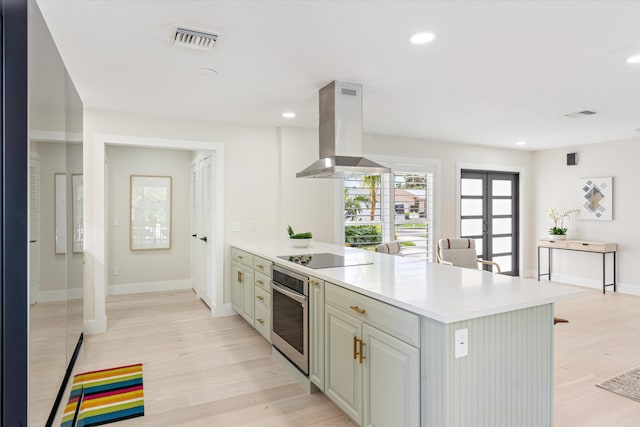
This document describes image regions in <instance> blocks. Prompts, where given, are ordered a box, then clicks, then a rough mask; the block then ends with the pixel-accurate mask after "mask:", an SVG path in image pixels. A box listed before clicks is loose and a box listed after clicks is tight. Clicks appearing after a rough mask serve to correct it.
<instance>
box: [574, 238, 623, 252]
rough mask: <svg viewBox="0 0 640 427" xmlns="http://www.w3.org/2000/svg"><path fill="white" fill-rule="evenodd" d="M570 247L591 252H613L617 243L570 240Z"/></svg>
mask: <svg viewBox="0 0 640 427" xmlns="http://www.w3.org/2000/svg"><path fill="white" fill-rule="evenodd" d="M569 249H573V250H577V251H590V252H613V251H615V250H616V244H615V243H607V242H589V241H586V240H574V241H571V242H569Z"/></svg>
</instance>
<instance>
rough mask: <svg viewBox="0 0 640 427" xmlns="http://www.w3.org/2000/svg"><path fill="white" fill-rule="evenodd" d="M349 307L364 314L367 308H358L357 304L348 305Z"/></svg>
mask: <svg viewBox="0 0 640 427" xmlns="http://www.w3.org/2000/svg"><path fill="white" fill-rule="evenodd" d="M349 308H350V309H351V310H353V311H355V312H356V313H360V314H365V313H366V312H367V310H365V309H364V308H360V307H358V306H357V305H350V306H349Z"/></svg>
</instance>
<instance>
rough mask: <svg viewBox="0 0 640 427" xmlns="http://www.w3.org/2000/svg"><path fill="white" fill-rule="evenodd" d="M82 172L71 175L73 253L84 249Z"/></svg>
mask: <svg viewBox="0 0 640 427" xmlns="http://www.w3.org/2000/svg"><path fill="white" fill-rule="evenodd" d="M82 197H83V196H82V174H81V173H74V174H73V175H71V199H72V201H73V204H72V206H71V208H72V210H73V212H72V215H73V253H74V254H79V253H82V250H83V242H84V225H83V222H82V221H83V216H82Z"/></svg>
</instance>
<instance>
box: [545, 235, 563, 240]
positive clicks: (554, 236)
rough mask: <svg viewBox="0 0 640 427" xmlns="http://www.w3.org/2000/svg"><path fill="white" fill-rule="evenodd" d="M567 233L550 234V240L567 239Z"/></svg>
mask: <svg viewBox="0 0 640 427" xmlns="http://www.w3.org/2000/svg"><path fill="white" fill-rule="evenodd" d="M566 238H567V235H566V234H549V240H566Z"/></svg>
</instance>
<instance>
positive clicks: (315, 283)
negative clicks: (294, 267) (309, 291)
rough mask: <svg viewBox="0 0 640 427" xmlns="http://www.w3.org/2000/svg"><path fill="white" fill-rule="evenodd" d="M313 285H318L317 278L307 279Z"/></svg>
mask: <svg viewBox="0 0 640 427" xmlns="http://www.w3.org/2000/svg"><path fill="white" fill-rule="evenodd" d="M309 281H310V282H311V284H312V285H313V286H320V282H318V281H317V280H309Z"/></svg>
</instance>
